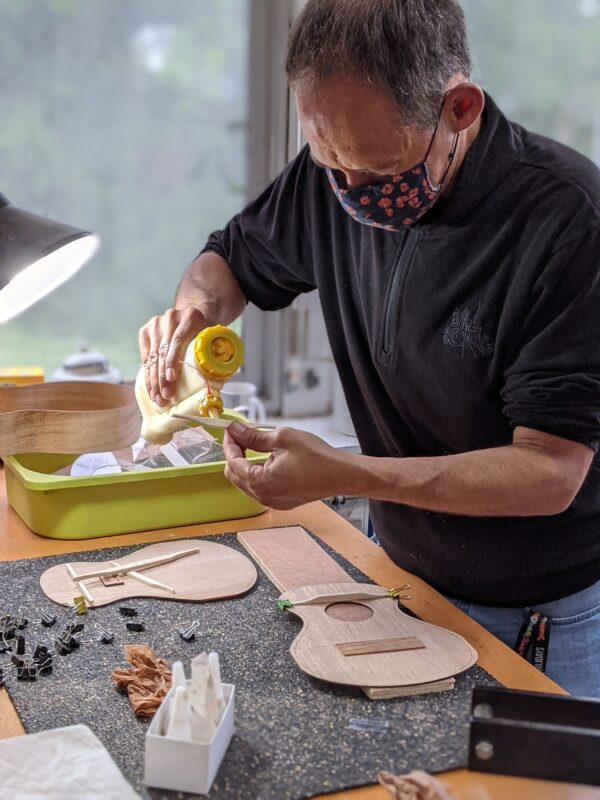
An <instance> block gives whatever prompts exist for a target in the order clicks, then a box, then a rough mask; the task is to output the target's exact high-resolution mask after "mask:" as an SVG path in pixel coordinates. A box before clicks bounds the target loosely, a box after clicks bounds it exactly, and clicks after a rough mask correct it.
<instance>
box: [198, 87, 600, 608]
mask: <svg viewBox="0 0 600 800" xmlns="http://www.w3.org/2000/svg"><path fill="white" fill-rule="evenodd" d="M205 249H206V250H209V251H213V252H215V253H218V254H219V255H220V256H222V257H223V258H224V259H225V260H226V261H227V262H228V264H229V265H230V267H231V269H232V271H233V273H234V274H235V276H236V278H237V279H238V281H239V283H240V285H241V287H242V290H243V291H244V294H245V295H246V298H247V299H248V300H249V301H250V302H252V303H254V304H256V305H257V306H259V307H260V308H262V309H271V310H272V309H279V308H283V307H285V306H287V305H289V303H291V302H292V300H293V299H294V298H295V297H296V296H297V295H298V294H299V293H301V292H308V291H311V290H313V289H317V290H318V292H319V297H320V301H321V305H322V308H323V312H324V315H325V321H326V324H327V330H328V334H329V339H330V342H331V347H332V350H333V354H334V358H335V362H336V365H337V368H338V370H339V373H340V377H341V380H342V384H343V387H344V391H345V395H346V399H347V401H348V405H349V408H350V412H351V415H352V419H353V422H354V425H355V428H356V432H357V435H358V438H359V441H360V445H361V448H362V451H363V453H365V454H367V455H371V456H392V457H398V458H401V457H403V456H440V455H447V454H453V453H463V452H466V451H471V450H479V449H483V448H490V447H497V446H501V445H507V444H509V443H510V442H511V440H512V435H513V429H514V428H515V426H517V425H521V426H526V427H529V428H534V429H537V430H540V431H546V432H548V433H551V434H555V435H556V436H562V437H564V438H566V439H571V440H573V441H577V442H581V443H583V444H585V445H587V446H589V447H591V448H593V449H594V450H596V451H597V443H598V440H599V438H600V171H599V170H598V168H597V167H596V166H595V165H594V164H593V163H592V162H591V161H588V160H587V159H586V158H584V157H583V156H581V155H579V154H578V153H576V152H574V151H573V150H570V149H569V148H567V147H564V146H562V145H560V144H558V143H556V142H554V141H551V140H549V139H546V138H544V137H542V136H538V135H536V134H532V133H530V132H528V131H527V130H525V129H524V128H522V127H520V126H519V125H516V124H513V123H511V122H509V121H508V120H507V119H506V118H505V117H504V116H503V115H502V113H501V112H500V111H499V109H498V108H497V107H496V105H495V104H494V102H493V101H492V100H491V98H490V97H489V96H486V108H485V111H484V115H483V124H482V129H481V132H480V134H479V136H478V137H477V139H476V140H475V142H474V143H473V144H472V145H471V147H470V149H469V151H468V153H467V155H466V157H465V160H464V161H463V164H462V165H461V168H460V171H459V173H458V176H457V179H456V182H455V185H454V187H453V189H452V191H451V193H450V194H449V195H448V197H442V198H441V199H440V200H439V201H438V203H436V205H435V206H434V207H433V209H432V210H431V211H430V212H428V213H427V214H426V215H425V216H424V217H423V218H422V219H421V220H420V221H419V222H418V223H416V224H415V225H413V226H411V227H409V228H406V229H405V230H403V231H401V232H398V233H395V232H390V231H384V230H381V229H376V228H372V227H369V226H366V225H362V224H360V223H359V222H357V221H356V220H353V219H352V218H351V217H350V216H349V215H348V214H347V213H346V212H345V211H344V209H343V208H342V207H341V205H340V203H339V202H338V200H337V198H336V197H335V195H334V193H333V191H332V190H331V188H330V186H329V183H328V180H327V176H326V174H325V171H324V170H323V169H322V168H320V167H318V166H316V165H315V164H314V162H313V161H312V160H311V158H310V154H309V152H308V149H307V148H304V150H302V152H301V153H300V154H299V155H298V157H297V158H295V159H294V160H293V161H292V162H291V163H290V164H289V165H288V166H287V167H286V169H285V170H284V171H283V172H282V173H281V174H280V175H279V177H278V178H277V179H276V180H275V181H274V182H273V183H272V184H271V186H269V187H268V188H267V189H266V190H265V191H264V192H263V193H262V194H261V195H260V197H258V198H257V199H256V200H255V201H254V202H252V203H250V204H249V205H248V206H247V207H246V208H245V209H244V210H243V211H242V212H241V213H240V214H239V215H237V216H236V217H234V218H233V219H232V220H231V221H230V222H229V223H228V225H227V226H226V227H225V228H224V229H223V230H222V231H219V232H216V233H214V234H212V235H211V237H210V239H209V242H208V244H207V245H206V248H205ZM371 516H372V520H373V525H374V528H375V531H376V532H377V534H378V536H379V538H380V540H381V543H382V545H383V547H384V548H385V550H386V552H387V553H388V555H389V556H390V557H391V558H392V559H393V560H394V561H395V562H396V563H397V564H399V565H400V566H402V567H404V568H406V569H408V570H409V571H411V572H413V573H415V574H416V575H418V576H420V577H422V578H424V579H425V580H426V581H428V582H429V583H430V584H432V585H433V586H434V587H436V588H437V589H439V590H440V591H442V592H444V593H446V594H450V595H454V596H456V597H461V598H465V599H468V600H471V601H473V602H479V603H484V604H490V605H502V606H524V605H528V606H531V605H535V604H536V603H542V602H546V601H550V600H555V599H558V598H560V597H564V596H566V595H569V594H572V593H574V592H577V591H579V590H582V589H584V588H586V587H588V586H590V585H591V584H593V583H594V582H596V581H597V580H599V579H600V460H599V458H598V456H596V457H595V459H594V462H593V465H592V468H591V470H590V472H589V474H588V476H587V479H586V481H585V483H584V485H583V487H582V488H581V490H580V491H579V493H578V495H577V497H576V499H575V501H574V502H573V503H572V505H571V506H570V507H569V508H568V509H567V510H566V511H564V512H563V513H561V514H558V515H554V516H535V517H469V516H461V515H450V514H441V513H435V512H430V511H424V510H419V509H415V508H410V507H408V506H405V505H400V504H395V503H389V502H379V501H372V502H371Z"/></svg>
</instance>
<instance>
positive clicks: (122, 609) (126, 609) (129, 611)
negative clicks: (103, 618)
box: [119, 606, 138, 617]
mask: <svg viewBox="0 0 600 800" xmlns="http://www.w3.org/2000/svg"><path fill="white" fill-rule="evenodd" d="M119 614H122V615H123V616H124V617H137V615H138V612H137V611H136V610H135V608H131V606H119Z"/></svg>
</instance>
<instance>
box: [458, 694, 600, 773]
mask: <svg viewBox="0 0 600 800" xmlns="http://www.w3.org/2000/svg"><path fill="white" fill-rule="evenodd" d="M599 752H600V700H591V699H589V700H588V699H581V700H580V699H576V698H574V697H569V696H565V695H555V694H546V693H542V692H521V691H516V690H512V689H503V688H498V687H489V686H476V687H475V689H474V690H473V698H472V704H471V730H470V737H469V769H471V770H474V771H476V772H496V773H499V774H501V775H518V776H521V777H524V778H538V779H541V780H550V781H565V782H569V783H586V784H592V785H594V786H600V758H598V753H599Z"/></svg>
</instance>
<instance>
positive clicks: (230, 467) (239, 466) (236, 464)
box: [225, 458, 262, 503]
mask: <svg viewBox="0 0 600 800" xmlns="http://www.w3.org/2000/svg"><path fill="white" fill-rule="evenodd" d="M255 467H259V468H260V469H262V468H261V467H260V465H258V464H250V463H249V462H248V461H246V460H245V459H244V458H235V459H233V460H232V461H228V462H227V464H226V465H225V477H226V478H227V480H228V481H229V482H230V483H232V484H233V485H234V486H235V487H237V488H238V489H239V490H240V491H241V492H244V494H247V495H248V496H249V497H252V498H253V499H254V500H256V501H257V502H259V503H260V502H261V501H260V499H259V498H258V496H257V494H256V492H255V490H254V485H253V484H254V483H255V481H256V478H255V476H256V472H255V471H254V468H255Z"/></svg>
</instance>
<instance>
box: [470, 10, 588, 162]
mask: <svg viewBox="0 0 600 800" xmlns="http://www.w3.org/2000/svg"><path fill="white" fill-rule="evenodd" d="M461 3H462V6H463V8H464V10H465V14H466V17H467V24H468V27H469V34H470V40H471V50H472V54H473V62H474V75H473V77H474V79H475V80H476V81H477V82H478V83H480V84H481V85H482V86H483V88H484V89H486V90H488V91H489V92H490V94H491V95H492V96H493V97H494V100H495V101H496V102H497V103H498V105H499V106H500V108H501V109H502V111H503V112H504V113H505V114H506V116H507V117H508V118H509V119H511V120H514V121H515V122H519V123H520V124H522V125H524V126H525V127H526V128H529V129H530V130H533V131H535V132H536V133H543V134H545V135H546V136H550V137H551V138H552V139H556V140H558V141H559V142H563V143H564V144H567V145H569V146H570V147H573V148H574V149H576V150H579V152H581V153H584V154H585V155H587V156H588V157H589V158H591V159H593V160H594V161H596V163H598V164H600V60H599V56H598V53H599V46H598V45H599V43H600V0H569V2H565V0H527V2H523V0H461Z"/></svg>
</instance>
